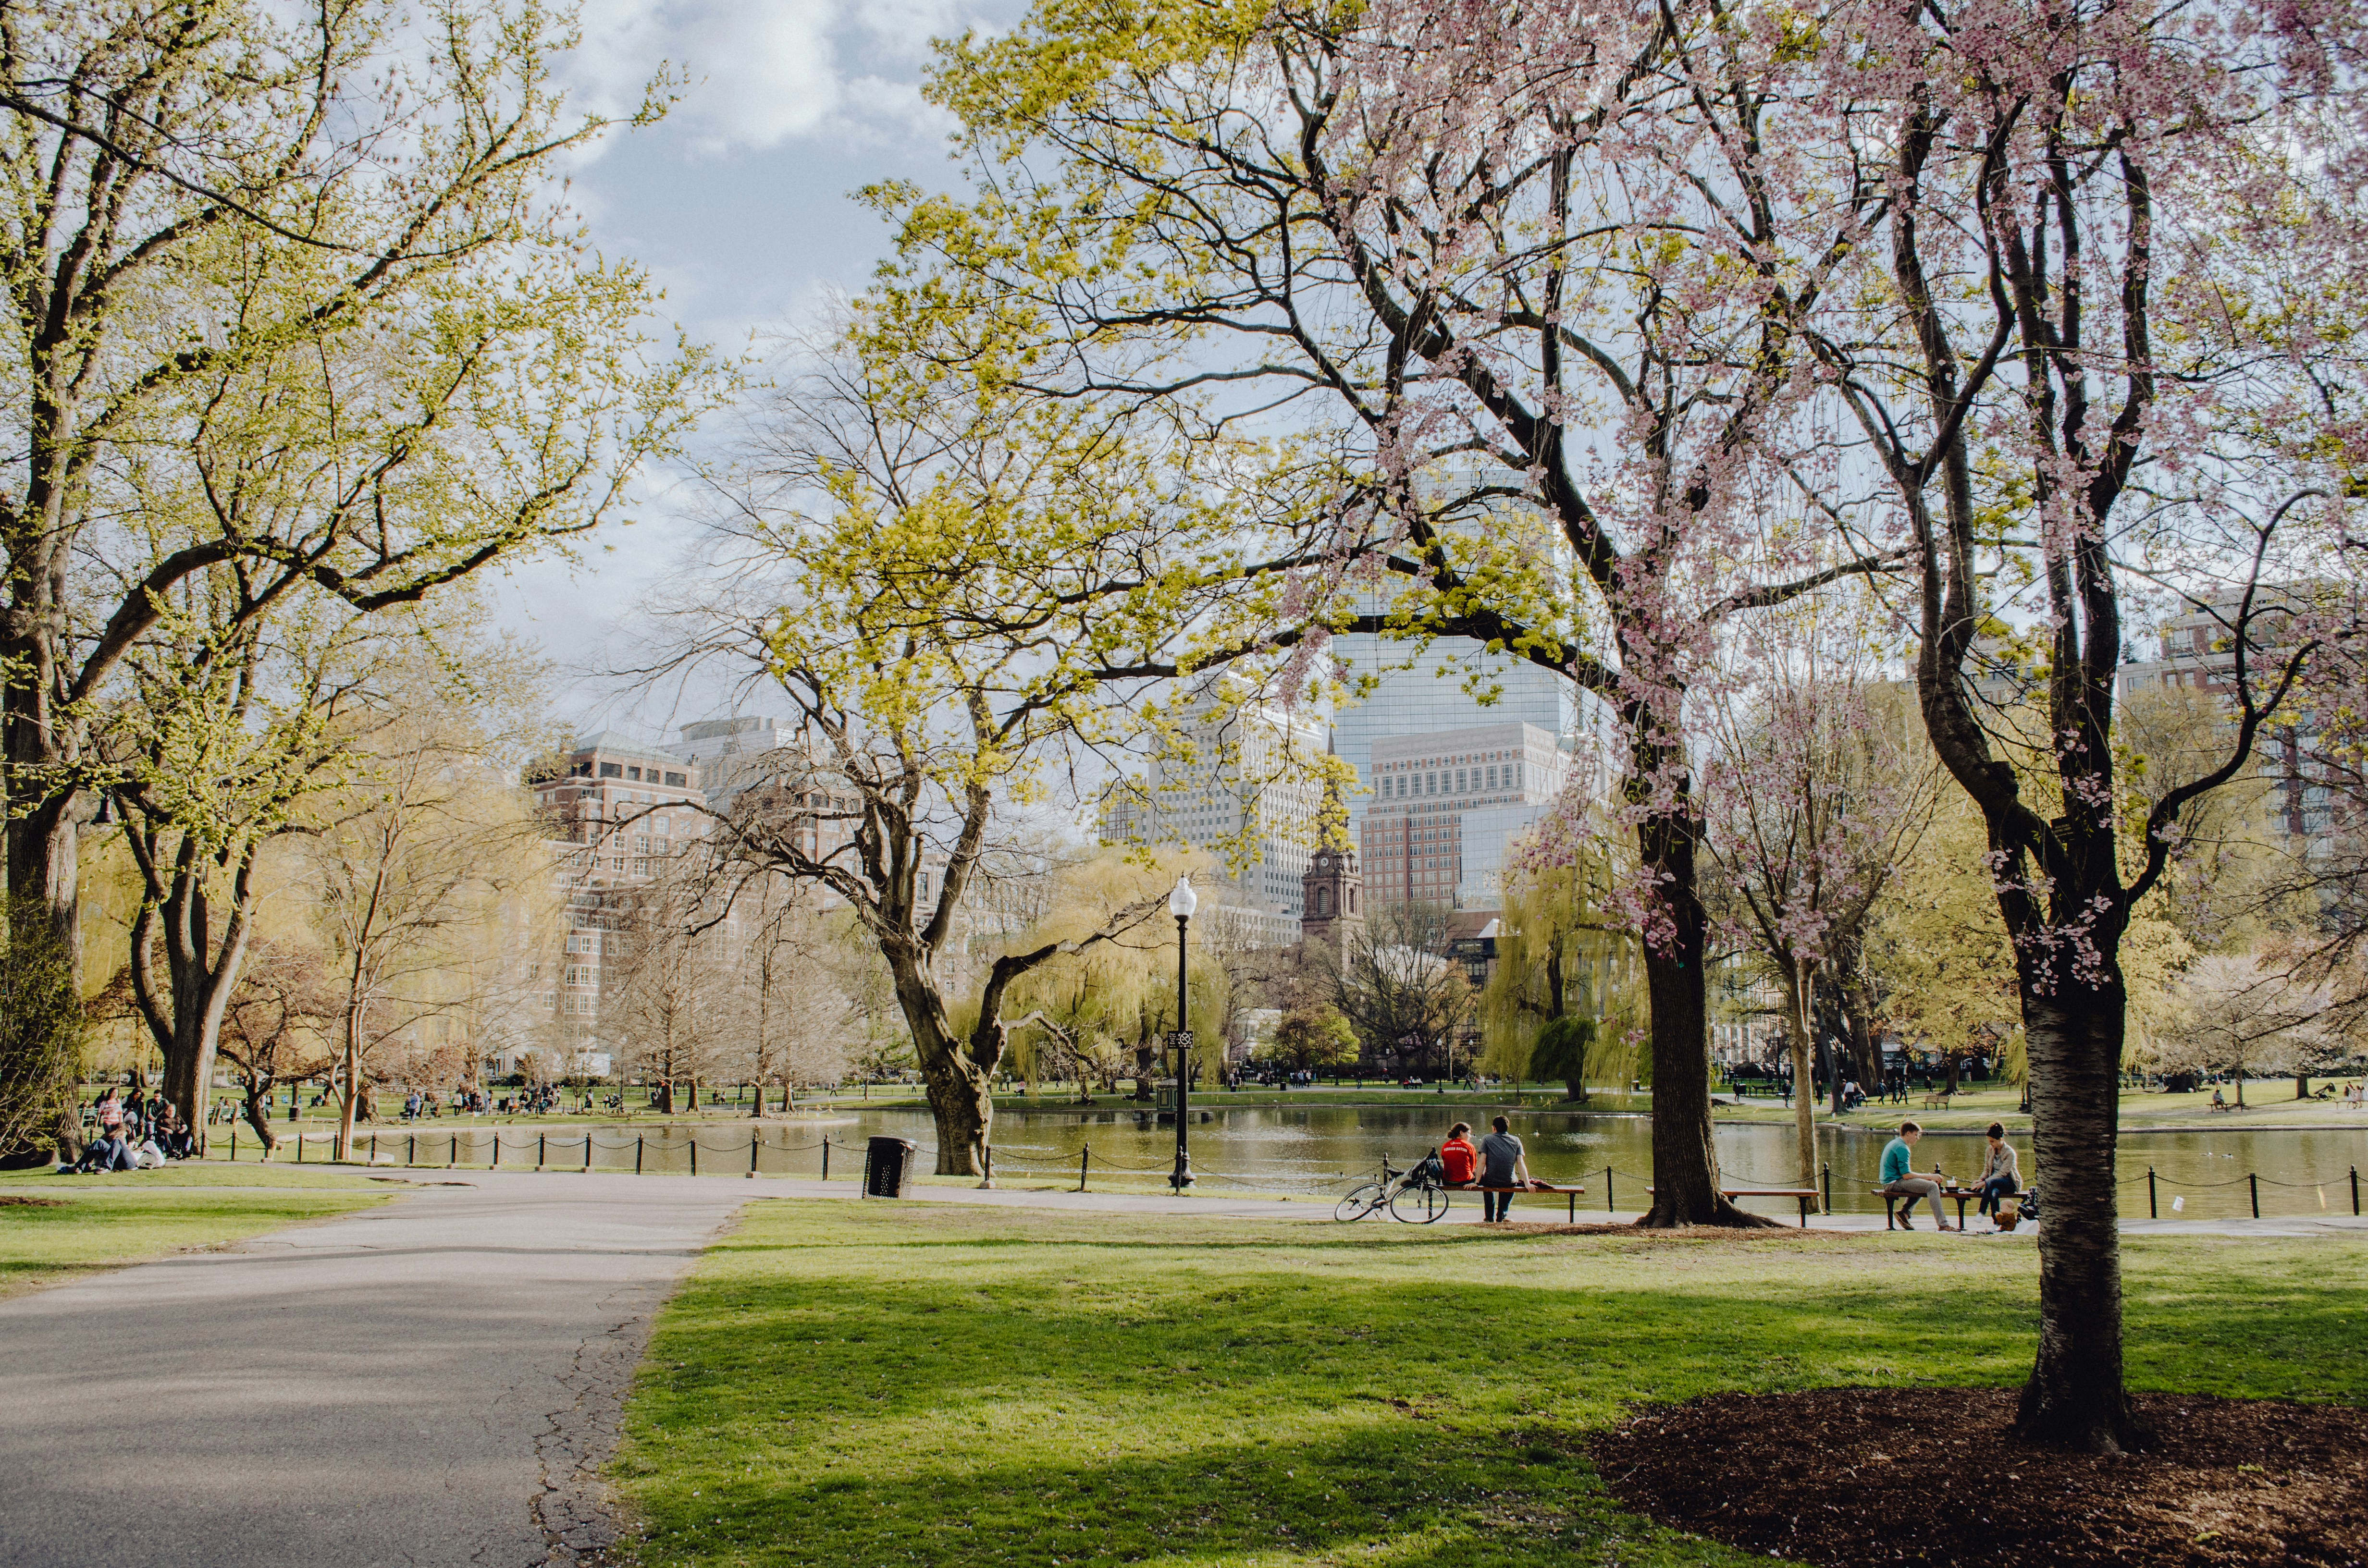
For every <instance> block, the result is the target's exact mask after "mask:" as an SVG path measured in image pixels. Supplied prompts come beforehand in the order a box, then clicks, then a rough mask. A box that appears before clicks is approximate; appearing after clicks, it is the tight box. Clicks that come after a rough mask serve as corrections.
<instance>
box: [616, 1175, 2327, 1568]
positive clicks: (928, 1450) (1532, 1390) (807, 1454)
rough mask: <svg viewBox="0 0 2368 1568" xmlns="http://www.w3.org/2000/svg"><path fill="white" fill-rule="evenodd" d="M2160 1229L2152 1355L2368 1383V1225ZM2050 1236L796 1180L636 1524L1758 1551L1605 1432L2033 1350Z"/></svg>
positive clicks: (1013, 1556)
mask: <svg viewBox="0 0 2368 1568" xmlns="http://www.w3.org/2000/svg"><path fill="white" fill-rule="evenodd" d="M2127 1256H2128V1263H2129V1301H2130V1313H2131V1358H2130V1376H2131V1379H2132V1381H2133V1382H2134V1383H2135V1384H2136V1385H2138V1386H2140V1387H2144V1388H2157V1389H2176V1390H2192V1391H2196V1392H2215V1393H2228V1394H2254V1395H2280V1396H2286V1397H2295V1398H2306V1399H2319V1400H2325V1399H2334V1400H2340V1401H2346V1402H2350V1403H2368V1364H2363V1363H2362V1359H2361V1358H2360V1357H2359V1355H2358V1348H2359V1346H2360V1344H2361V1342H2362V1339H2361V1335H2362V1326H2363V1325H2362V1318H2361V1307H2360V1304H2359V1303H2360V1301H2361V1294H2360V1292H2361V1287H2362V1284H2363V1283H2368V1241H2362V1242H2354V1241H2351V1240H2348V1239H2346V1240H2340V1241H2324V1242H2322V1241H2311V1242H2294V1241H2288V1242H2279V1241H2266V1240H2265V1241H2248V1240H2225V1239H2219V1238H2180V1239H2169V1238H2146V1239H2142V1240H2137V1241H2134V1242H2133V1243H2132V1244H2130V1246H2129V1251H2128V1255H2127ZM2034 1263H2035V1259H2034V1254H2033V1251H2032V1247H2031V1246H2030V1245H2029V1244H2028V1243H2027V1242H2026V1241H2024V1240H2021V1239H2020V1238H2013V1239H2001V1240H1999V1241H1998V1242H1996V1243H1989V1242H1973V1241H1968V1240H1964V1239H1961V1238H1958V1237H1954V1236H1935V1235H1929V1234H1919V1235H1917V1236H1913V1237H1909V1236H1897V1235H1894V1236H1883V1235H1874V1236H1862V1237H1847V1238H1801V1237H1795V1236H1793V1235H1790V1234H1787V1233H1761V1234H1760V1235H1759V1236H1758V1237H1755V1238H1754V1239H1751V1240H1748V1241H1740V1240H1726V1239H1710V1240H1695V1239H1656V1238H1645V1237H1641V1236H1639V1237H1634V1238H1630V1237H1601V1236H1577V1237H1547V1236H1530V1235H1522V1234H1520V1233H1495V1234H1492V1233H1485V1232H1482V1231H1480V1230H1478V1229H1477V1228H1476V1227H1475V1228H1470V1229H1465V1228H1461V1227H1459V1228H1457V1229H1455V1230H1453V1231H1452V1232H1451V1231H1434V1232H1417V1231H1411V1230H1406V1229H1403V1228H1400V1227H1395V1226H1390V1227H1383V1226H1380V1225H1363V1226H1357V1227H1353V1228H1352V1227H1345V1226H1341V1227H1335V1226H1331V1225H1325V1224H1318V1225H1308V1224H1289V1223H1273V1222H1268V1221H1165V1220H1156V1219H1151V1218H1143V1219H1135V1218H1130V1217H1120V1216H1078V1215H1057V1214H1029V1213H1022V1212H1015V1211H1013V1210H991V1209H972V1208H958V1207H953V1206H930V1205H925V1204H915V1205H911V1206H897V1207H894V1208H892V1207H890V1206H888V1205H884V1204H882V1205H871V1204H865V1205H862V1206H860V1207H858V1206H856V1205H852V1204H839V1203H821V1202H800V1201H797V1200H784V1201H772V1202H764V1203H759V1204H757V1205H755V1206H753V1207H752V1208H751V1209H750V1210H749V1211H748V1213H747V1216H746V1221H745V1222H744V1223H743V1225H742V1226H741V1227H740V1229H739V1230H738V1231H737V1232H736V1233H734V1234H733V1235H731V1236H729V1237H727V1238H726V1239H725V1240H723V1242H721V1243H719V1244H717V1245H716V1246H715V1247H714V1248H713V1249H712V1251H711V1252H710V1253H709V1254H708V1255H707V1256H706V1257H705V1258H704V1259H703V1260H702V1262H701V1263H700V1266H699V1267H698V1268H697V1270H696V1271H695V1272H694V1274H693V1275H692V1277H691V1278H690V1279H689V1281H688V1282H687V1284H686V1285H685V1287H684V1289H683V1290H682V1291H681V1293H680V1294H679V1295H678V1296H677V1298H676V1299H675V1301H674V1302H673V1304H672V1305H671V1306H670V1307H669V1308H668V1309H667V1310H666V1313H665V1314H664V1316H663V1317H662V1319H661V1321H660V1323H659V1325H658V1328H657V1332H656V1335H655V1338H654V1340H653V1342H652V1345H651V1347H650V1353H649V1358H648V1359H647V1360H646V1361H645V1362H644V1363H643V1370H642V1375H641V1381H640V1382H639V1384H638V1387H637V1391H636V1392H635V1394H634V1396H633V1399H632V1403H631V1404H630V1406H629V1408H628V1411H627V1437H626V1441H625V1443H624V1445H623V1447H622V1448H621V1449H620V1453H619V1455H618V1457H617V1460H616V1461H615V1464H614V1466H613V1469H612V1474H613V1476H614V1478H615V1479H616V1481H617V1483H618V1484H619V1487H620V1493H621V1494H622V1497H623V1500H624V1502H625V1504H626V1506H627V1507H628V1509H629V1511H631V1513H632V1515H633V1517H637V1518H638V1519H639V1520H640V1522H641V1526H642V1528H643V1530H645V1531H646V1534H645V1535H644V1536H643V1539H641V1540H639V1542H638V1543H637V1544H633V1545H631V1546H630V1547H629V1549H628V1550H627V1551H626V1552H625V1557H626V1559H627V1560H628V1561H630V1562H638V1563H641V1564H645V1565H648V1568H658V1565H660V1564H676V1563H681V1564H701V1565H705V1564H726V1563H784V1564H786V1563H814V1564H825V1563H827V1564H833V1565H842V1564H843V1565H850V1568H851V1565H854V1564H879V1563H924V1564H949V1565H951V1564H979V1563H996V1562H1009V1563H1015V1564H1018V1563H1027V1564H1054V1563H1059V1564H1077V1563H1115V1562H1150V1561H1159V1562H1171V1563H1176V1564H1210V1565H1212V1568H1214V1565H1220V1564H1222V1565H1224V1568H1281V1565H1284V1564H1314V1563H1326V1564H1345V1563H1351V1562H1355V1563H1390V1564H1408V1565H1412V1564H1426V1565H1427V1564H1433V1563H1447V1564H1458V1563H1470V1564H1482V1563H1486V1564H1525V1563H1534V1564H1545V1563H1549V1562H1551V1563H1556V1564H1561V1563H1568V1562H1605V1563H1611V1562H1620V1563H1629V1564H1651V1563H1740V1562H1745V1561H1747V1560H1748V1559H1746V1558H1745V1557H1744V1556H1743V1555H1742V1554H1740V1553H1738V1552H1735V1551H1730V1550H1728V1549H1726V1548H1724V1547H1720V1546H1716V1545H1713V1544H1711V1543H1708V1542H1705V1541H1702V1540H1696V1539H1693V1538H1689V1537H1683V1536H1678V1535H1674V1534H1671V1533H1669V1532H1666V1531H1661V1530H1658V1529H1656V1528H1654V1527H1652V1526H1650V1525H1649V1524H1647V1523H1646V1522H1645V1521H1644V1520H1642V1519H1639V1518H1637V1517H1634V1516H1632V1515H1627V1514H1624V1513H1622V1512H1621V1511H1620V1510H1619V1509H1618V1508H1617V1507H1615V1506H1613V1505H1612V1504H1611V1501H1610V1499H1609V1497H1608V1496H1607V1494H1605V1492H1604V1490H1603V1488H1602V1485H1601V1483H1600V1482H1599V1480H1598V1479H1597V1477H1596V1475H1595V1473H1594V1471H1592V1469H1591V1468H1590V1467H1589V1466H1588V1463H1587V1462H1586V1460H1584V1458H1583V1457H1582V1456H1581V1452H1580V1445H1581V1442H1582V1439H1583V1437H1584V1435H1585V1434H1586V1433H1587V1432H1588V1429H1589V1428H1592V1427H1595V1426H1600V1425H1601V1424H1603V1423H1605V1422H1607V1421H1609V1420H1610V1419H1611V1417H1612V1415H1614V1414H1615V1412H1617V1411H1618V1410H1619V1409H1620V1408H1621V1407H1622V1405H1623V1404H1625V1403H1630V1402H1634V1401H1642V1400H1663V1399H1682V1398H1685V1397H1687V1396H1689V1395H1691V1394H1695V1393H1701V1392H1709V1391H1713V1390H1726V1389H1765V1390H1775V1389H1793V1388H1803V1387H1813V1386H1820V1385H1830V1384H1848V1383H1877V1384H1890V1385H1913V1384H1917V1383H1930V1384H1952V1383H1965V1384H2009V1383H2012V1382H2014V1381H2018V1380H2019V1379H2020V1377H2021V1375H2022V1373H2023V1372H2024V1371H2025V1370H2026V1369H2028V1366H2029V1362H2030V1357H2031V1352H2032V1315H2033V1301H2034V1298H2035V1267H2034ZM1815 1440H1816V1439H1815V1434H1813V1433H1804V1434H1803V1441H1804V1442H1814V1441H1815ZM1918 1484H1921V1483H1920V1482H1911V1483H1909V1484H1908V1488H1907V1494H1909V1495H1911V1496H1912V1494H1913V1490H1914V1487H1915V1486H1916V1485H1918ZM1760 1561H1764V1560H1760Z"/></svg>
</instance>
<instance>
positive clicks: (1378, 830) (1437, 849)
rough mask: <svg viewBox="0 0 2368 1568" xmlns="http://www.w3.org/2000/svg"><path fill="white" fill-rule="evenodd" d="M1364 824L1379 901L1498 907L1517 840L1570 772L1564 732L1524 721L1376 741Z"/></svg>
mask: <svg viewBox="0 0 2368 1568" xmlns="http://www.w3.org/2000/svg"><path fill="white" fill-rule="evenodd" d="M1369 767H1370V769H1371V772H1370V775H1369V777H1368V778H1366V779H1365V781H1364V782H1365V783H1366V786H1367V794H1366V799H1365V810H1364V812H1363V814H1362V817H1361V820H1360V822H1359V824H1358V835H1357V836H1358V845H1359V848H1360V851H1361V856H1360V858H1361V859H1362V861H1363V867H1364V885H1365V896H1366V897H1367V898H1368V899H1370V900H1371V901H1372V903H1373V904H1374V906H1375V907H1376V908H1379V907H1381V906H1383V905H1387V904H1394V903H1444V904H1449V905H1452V906H1453V907H1456V908H1459V909H1466V908H1468V909H1488V908H1495V907H1497V905H1498V904H1499V903H1500V902H1501V901H1502V898H1503V891H1504V874H1505V865H1506V858H1507V856H1508V853H1509V852H1510V849H1511V846H1512V845H1513V843H1514V841H1515V840H1517V839H1518V838H1519V837H1520V835H1522V834H1523V833H1525V832H1527V831H1528V830H1529V829H1530V828H1531V826H1532V825H1534V824H1536V822H1537V821H1538V819H1539V818H1540V817H1542V816H1543V815H1544V814H1545V813H1546V812H1547V811H1549V810H1550V809H1551V808H1552V806H1553V805H1554V801H1555V800H1556V798H1557V797H1559V796H1560V795H1561V793H1562V791H1563V790H1564V788H1565V785H1566V784H1567V783H1568V782H1569V781H1570V774H1571V767H1572V759H1571V756H1570V754H1569V753H1567V752H1565V751H1564V750H1563V748H1562V744H1561V737H1560V736H1559V735H1558V734H1556V733H1553V732H1550V731H1547V730H1545V729H1543V728H1542V727H1541V726H1539V725H1536V724H1531V723H1524V722H1511V723H1497V724H1484V725H1477V726H1474V727H1472V728H1469V729H1462V730H1449V731H1444V732H1441V733H1434V734H1414V735H1389V736H1383V737H1381V738H1378V739H1376V740H1374V741H1373V742H1372V758H1371V762H1370V764H1369Z"/></svg>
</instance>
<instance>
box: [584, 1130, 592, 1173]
mask: <svg viewBox="0 0 2368 1568" xmlns="http://www.w3.org/2000/svg"><path fill="white" fill-rule="evenodd" d="M584 1172H585V1174H586V1176H589V1175H590V1174H591V1173H592V1130H591V1129H590V1128H588V1127H587V1128H586V1129H585V1130H584Z"/></svg>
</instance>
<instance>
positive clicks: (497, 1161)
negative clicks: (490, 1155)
mask: <svg viewBox="0 0 2368 1568" xmlns="http://www.w3.org/2000/svg"><path fill="white" fill-rule="evenodd" d="M485 1168H486V1169H487V1170H489V1171H497V1170H500V1169H501V1168H502V1130H501V1129H500V1128H498V1127H496V1128H495V1129H494V1163H493V1164H492V1165H487V1166H486V1167H485Z"/></svg>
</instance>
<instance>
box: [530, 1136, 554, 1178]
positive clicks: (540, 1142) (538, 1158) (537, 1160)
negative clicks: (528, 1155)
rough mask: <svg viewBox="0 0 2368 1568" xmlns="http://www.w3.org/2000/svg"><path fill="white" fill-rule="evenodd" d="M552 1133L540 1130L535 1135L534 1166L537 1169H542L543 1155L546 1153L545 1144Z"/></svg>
mask: <svg viewBox="0 0 2368 1568" xmlns="http://www.w3.org/2000/svg"><path fill="white" fill-rule="evenodd" d="M550 1138H551V1134H550V1133H548V1132H542V1131H538V1132H536V1133H535V1135H534V1168H535V1169H536V1170H541V1169H542V1156H543V1154H544V1153H545V1149H544V1145H545V1144H546V1143H547V1142H549V1140H550Z"/></svg>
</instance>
